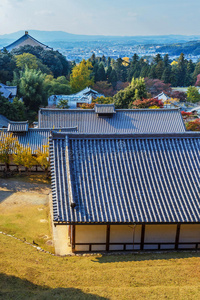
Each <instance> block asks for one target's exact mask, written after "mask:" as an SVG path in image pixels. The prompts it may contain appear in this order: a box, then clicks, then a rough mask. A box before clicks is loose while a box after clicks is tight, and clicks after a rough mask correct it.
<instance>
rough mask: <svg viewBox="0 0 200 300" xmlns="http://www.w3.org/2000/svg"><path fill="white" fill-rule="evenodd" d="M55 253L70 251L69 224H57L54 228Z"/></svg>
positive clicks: (64, 253) (60, 253)
mask: <svg viewBox="0 0 200 300" xmlns="http://www.w3.org/2000/svg"><path fill="white" fill-rule="evenodd" d="M53 234H54V247H55V254H57V255H66V254H68V253H70V252H71V251H70V249H69V248H68V241H69V240H68V226H67V225H57V226H56V227H54V228H53Z"/></svg>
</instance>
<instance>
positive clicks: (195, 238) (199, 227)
mask: <svg viewBox="0 0 200 300" xmlns="http://www.w3.org/2000/svg"><path fill="white" fill-rule="evenodd" d="M179 242H180V243H184V242H188V243H190V242H200V224H194V225H193V224H188V225H181V229H180V237H179ZM181 248H195V245H186V244H184V245H179V249H181ZM199 248H200V245H199Z"/></svg>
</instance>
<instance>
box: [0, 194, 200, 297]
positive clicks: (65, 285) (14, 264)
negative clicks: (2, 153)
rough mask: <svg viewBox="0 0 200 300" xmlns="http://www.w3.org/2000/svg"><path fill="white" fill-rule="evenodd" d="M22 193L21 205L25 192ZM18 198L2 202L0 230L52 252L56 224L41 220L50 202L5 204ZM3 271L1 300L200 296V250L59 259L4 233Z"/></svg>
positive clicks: (1, 248) (1, 243) (0, 247)
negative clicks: (51, 225)
mask: <svg viewBox="0 0 200 300" xmlns="http://www.w3.org/2000/svg"><path fill="white" fill-rule="evenodd" d="M4 192H5V191H4ZM1 193H2V192H1ZM17 195H18V196H19V197H18V198H16V199H18V200H16V201H17V202H18V204H20V203H21V202H20V197H21V196H22V195H21V196H20V194H19V193H18V194H17ZM26 195H27V197H28V198H30V197H33V196H34V197H35V194H34V193H32V194H31V193H29V194H28V193H27V194H26ZM31 195H32V196H31ZM40 195H41V194H40ZM12 197H14V196H13V194H12V193H11V194H8V197H7V198H6V197H5V200H4V201H3V202H2V203H1V205H0V229H1V230H3V231H5V232H7V233H11V234H15V236H17V237H20V238H26V240H27V241H29V242H31V241H32V240H34V241H35V242H37V243H38V244H39V245H40V246H41V247H43V248H45V249H47V250H51V249H50V247H49V246H47V245H46V239H45V238H44V236H45V235H48V236H49V238H50V236H51V231H50V224H49V222H46V223H41V222H40V220H41V219H45V220H48V219H49V216H48V206H47V204H45V203H44V204H40V205H37V203H36V204H27V203H26V201H22V203H23V205H22V203H21V204H20V205H17V204H16V205H14V204H12V205H5V203H6V201H7V204H9V203H10V204H11V203H13V202H12V201H13V200H12ZM38 197H39V194H38ZM2 198H3V196H2ZM9 199H11V200H9ZM9 201H10V202H9ZM34 201H35V200H34ZM34 201H33V199H32V202H34ZM34 203H35V202H34ZM0 273H1V275H0V299H5V300H6V299H7V300H11V299H20V300H23V299H35V300H38V299H39V300H40V299H48V300H51V299H59V300H62V299H114V300H115V299H120V300H121V299H122V300H123V299H131V300H132V299H133V300H134V299H137V300H138V299H156V300H157V299H181V300H182V299H183V300H184V299H189V300H190V299H199V295H200V253H199V252H197V253H196V252H182V253H163V254H162V253H160V254H159V253H157V254H156V253H154V254H134V255H131V254H130V255H126V256H125V255H122V256H114V255H110V256H90V257H78V256H76V257H56V256H51V255H49V254H45V253H42V252H38V251H37V250H36V249H34V248H32V247H30V246H29V245H27V244H25V243H22V242H20V241H18V240H15V239H13V238H10V237H7V236H5V235H2V234H0Z"/></svg>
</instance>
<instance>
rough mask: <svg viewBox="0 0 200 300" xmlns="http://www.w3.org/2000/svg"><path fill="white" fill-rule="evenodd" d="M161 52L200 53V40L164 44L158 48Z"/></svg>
mask: <svg viewBox="0 0 200 300" xmlns="http://www.w3.org/2000/svg"><path fill="white" fill-rule="evenodd" d="M157 52H159V53H168V54H169V55H170V56H173V55H175V56H177V55H180V54H181V53H184V54H186V55H187V54H190V55H194V56H196V55H200V40H199V41H192V42H187V43H179V44H178V43H175V44H171V45H164V46H161V47H159V48H158V49H157Z"/></svg>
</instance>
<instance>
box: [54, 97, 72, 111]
mask: <svg viewBox="0 0 200 300" xmlns="http://www.w3.org/2000/svg"><path fill="white" fill-rule="evenodd" d="M56 107H57V108H62V109H65V108H69V105H68V100H64V99H61V100H60V101H59V102H58V104H57V106H56Z"/></svg>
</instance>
